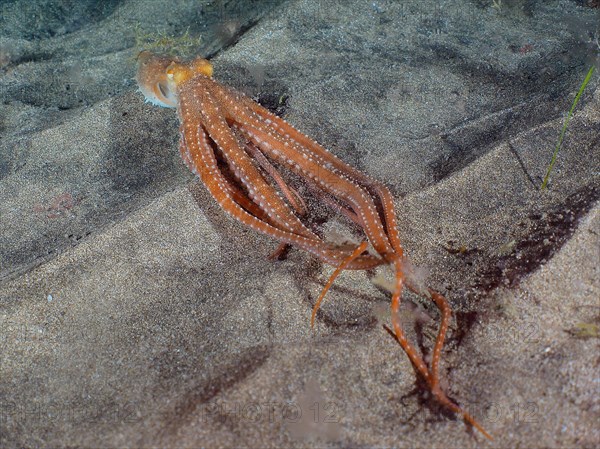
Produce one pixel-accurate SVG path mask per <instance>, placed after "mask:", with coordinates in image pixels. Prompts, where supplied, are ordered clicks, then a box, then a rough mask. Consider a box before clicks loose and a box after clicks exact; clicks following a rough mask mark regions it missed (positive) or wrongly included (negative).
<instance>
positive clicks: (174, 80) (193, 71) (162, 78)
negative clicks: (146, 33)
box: [136, 51, 213, 108]
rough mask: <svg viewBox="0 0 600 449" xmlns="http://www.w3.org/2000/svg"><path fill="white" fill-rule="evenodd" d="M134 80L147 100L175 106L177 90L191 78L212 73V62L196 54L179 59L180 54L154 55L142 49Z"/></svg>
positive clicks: (157, 103)
mask: <svg viewBox="0 0 600 449" xmlns="http://www.w3.org/2000/svg"><path fill="white" fill-rule="evenodd" d="M137 60H138V70H137V76H136V79H137V82H138V85H139V86H140V90H141V91H142V93H143V94H144V96H145V97H146V101H149V102H150V103H153V104H155V105H157V106H164V107H167V108H175V107H177V92H178V89H179V87H180V86H182V85H183V84H184V83H186V82H187V81H189V80H190V79H192V78H194V77H196V76H199V75H202V76H206V77H211V76H212V72H213V69H212V64H211V63H210V62H208V61H207V60H206V59H202V58H196V59H193V60H192V61H189V62H182V61H181V60H179V58H173V57H166V56H160V55H155V54H154V53H151V52H149V51H142V52H141V53H140V54H139V55H138V57H137Z"/></svg>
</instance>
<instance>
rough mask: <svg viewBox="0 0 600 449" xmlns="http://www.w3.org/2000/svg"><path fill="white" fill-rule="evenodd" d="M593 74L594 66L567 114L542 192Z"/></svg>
mask: <svg viewBox="0 0 600 449" xmlns="http://www.w3.org/2000/svg"><path fill="white" fill-rule="evenodd" d="M592 73H594V66H591V67H590V70H589V71H588V73H587V75H586V76H585V79H584V80H583V83H582V84H581V87H580V88H579V92H577V95H575V100H573V105H572V106H571V109H570V110H569V113H568V114H567V118H566V119H565V124H564V125H563V127H562V131H561V132H560V136H559V138H558V143H557V144H556V148H555V149H554V154H552V160H551V161H550V165H549V166H548V171H547V172H546V176H545V177H544V181H543V182H542V186H541V187H540V189H541V190H544V189H545V188H546V185H547V184H548V179H549V178H550V172H551V171H552V169H553V168H554V163H555V162H556V157H557V156H558V150H560V146H561V145H562V141H563V138H564V137H565V132H566V131H567V126H568V125H569V120H571V116H572V115H573V111H574V110H575V106H577V103H578V102H579V98H580V97H581V94H582V93H583V90H584V89H585V86H587V83H588V82H589V81H590V79H591V78H592Z"/></svg>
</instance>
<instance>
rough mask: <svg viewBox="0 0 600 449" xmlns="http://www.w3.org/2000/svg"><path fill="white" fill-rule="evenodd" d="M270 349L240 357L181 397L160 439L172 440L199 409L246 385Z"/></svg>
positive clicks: (165, 420)
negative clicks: (245, 380) (244, 382)
mask: <svg viewBox="0 0 600 449" xmlns="http://www.w3.org/2000/svg"><path fill="white" fill-rule="evenodd" d="M269 354H270V350H269V348H268V347H266V346H256V347H253V348H252V349H250V350H248V351H246V352H245V353H244V354H241V355H239V356H238V357H237V358H236V360H235V361H234V362H232V363H229V364H227V365H225V366H222V367H220V368H219V369H218V373H215V374H214V375H213V376H211V378H209V379H206V380H205V381H203V382H202V383H200V384H198V385H194V386H192V387H191V388H190V389H189V390H188V391H186V392H184V393H182V394H181V395H180V397H181V400H179V401H178V402H177V403H176V404H175V406H174V407H173V408H172V409H171V410H170V411H166V412H165V413H164V418H163V424H162V428H161V429H159V431H158V438H160V439H163V438H168V437H169V436H173V435H174V434H176V433H177V430H178V429H179V428H180V427H185V426H187V425H189V423H190V421H191V419H193V417H194V416H195V413H194V412H195V411H196V410H197V409H198V407H200V406H202V404H205V403H207V402H209V401H210V400H211V399H213V398H215V397H216V396H217V395H219V393H221V392H223V391H225V390H228V389H230V388H232V387H233V386H234V385H236V384H237V383H240V382H242V381H243V380H244V379H246V378H247V377H248V376H250V375H251V374H252V373H253V372H255V371H256V370H257V369H258V368H260V367H261V366H262V365H263V364H264V363H265V362H266V361H267V359H268V358H269Z"/></svg>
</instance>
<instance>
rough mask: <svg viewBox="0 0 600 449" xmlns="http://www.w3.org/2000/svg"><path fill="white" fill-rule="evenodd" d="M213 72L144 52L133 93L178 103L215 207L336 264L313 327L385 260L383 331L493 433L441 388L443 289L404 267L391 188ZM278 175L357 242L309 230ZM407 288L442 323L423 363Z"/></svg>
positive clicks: (439, 396)
mask: <svg viewBox="0 0 600 449" xmlns="http://www.w3.org/2000/svg"><path fill="white" fill-rule="evenodd" d="M212 75H213V66H212V64H211V63H210V62H209V61H207V60H206V59H203V58H200V57H198V58H195V59H193V60H191V61H184V60H181V59H179V58H176V57H167V56H161V55H156V54H153V53H151V52H148V51H143V52H141V53H140V54H139V55H138V71H137V81H138V85H139V88H140V90H141V92H142V93H143V94H144V96H145V97H146V101H148V102H151V103H153V104H155V105H159V106H164V107H168V108H176V109H177V113H178V115H179V119H180V124H181V127H180V135H181V136H180V145H179V148H180V152H181V156H182V158H183V161H184V162H185V164H186V165H187V166H188V167H189V168H190V169H191V170H192V171H193V172H194V173H195V174H196V175H198V176H199V178H200V180H201V182H202V183H203V184H204V186H205V187H206V189H207V190H208V191H209V192H210V194H211V195H212V197H213V198H214V199H215V200H216V202H217V203H218V204H219V206H220V207H221V208H222V209H223V210H224V211H225V212H227V213H228V214H229V215H231V216H232V217H233V218H235V219H237V220H239V221H240V222H241V223H243V224H244V225H246V226H249V227H250V228H252V229H254V230H256V231H258V232H262V233H264V234H266V235H269V236H271V237H274V238H275V239H277V240H278V241H280V242H281V243H280V246H279V248H278V249H277V251H276V252H275V256H278V255H281V254H282V253H284V252H285V251H286V250H287V249H288V248H289V247H297V248H300V249H302V250H305V251H307V252H309V253H311V254H312V255H314V256H315V257H317V258H318V259H320V260H321V261H323V262H324V263H327V264H329V265H332V266H333V267H335V270H334V272H333V274H332V275H331V277H330V278H329V280H328V281H327V283H326V285H325V286H324V288H323V290H322V291H321V294H320V296H319V297H318V300H317V301H316V302H315V305H314V308H313V310H312V315H311V326H312V325H313V324H314V320H315V317H316V314H317V311H318V309H319V307H320V304H321V302H322V301H323V299H324V297H325V294H326V293H327V291H328V290H329V288H330V287H331V286H332V284H333V283H334V280H335V279H336V277H337V276H338V275H339V274H340V273H341V272H342V271H343V270H368V269H372V268H375V267H377V266H380V265H390V266H391V267H393V270H394V274H395V275H394V283H393V293H392V298H391V324H392V327H391V332H390V333H392V334H393V336H394V337H395V339H396V340H397V342H398V343H399V344H400V346H401V347H402V349H403V350H404V352H405V353H406V355H407V356H408V358H409V359H410V361H411V363H412V365H413V366H414V368H415V370H416V372H417V374H418V375H419V376H420V377H421V378H422V380H424V381H425V384H426V386H427V387H428V389H429V391H430V392H431V394H432V396H433V397H434V398H435V399H436V400H437V401H438V402H439V403H440V404H441V405H442V406H444V407H446V408H447V409H449V410H450V411H452V412H453V413H455V414H456V415H458V416H460V417H462V418H463V420H464V422H465V423H466V424H467V425H469V426H473V427H475V428H477V429H478V430H479V431H480V432H481V433H482V434H483V435H485V436H486V437H487V438H490V439H491V436H490V435H489V434H488V433H487V432H486V431H485V430H484V428H483V427H482V426H481V425H480V424H479V423H478V422H477V421H476V420H475V419H474V418H473V417H472V416H471V415H470V414H469V413H467V412H466V411H465V410H463V409H462V408H461V407H460V406H458V405H457V404H456V403H455V402H453V401H452V400H451V399H450V398H449V397H448V396H447V394H446V393H445V392H444V391H443V390H442V388H441V386H440V374H439V373H440V359H441V353H442V348H443V346H444V341H445V338H446V333H447V331H448V326H449V322H450V319H451V308H450V305H449V303H448V301H447V300H446V298H445V297H444V296H443V295H441V294H440V293H438V292H436V291H434V290H433V289H431V288H422V287H420V286H418V285H416V283H415V282H413V281H412V280H411V279H410V277H409V276H407V275H406V273H405V271H406V270H405V256H404V250H403V247H402V244H401V241H400V236H399V232H398V227H397V218H396V213H395V210H394V201H393V197H392V194H391V192H390V190H389V189H388V188H387V187H386V186H385V185H384V184H382V183H380V182H378V181H376V180H374V179H372V178H371V177H369V176H367V175H366V174H364V173H362V172H360V171H359V170H357V169H355V168H353V167H351V166H350V165H348V164H346V163H345V162H343V161H342V160H341V159H339V158H338V157H336V156H335V155H334V154H332V153H331V152H329V151H328V150H327V149H325V148H324V147H323V146H321V145H320V144H318V143H317V142H315V141H314V140H312V139H311V138H309V137H307V136H306V135H305V134H303V133H301V132H300V131H298V130H297V129H296V128H294V127H293V126H292V125H290V124H289V123H288V122H287V121H285V120H284V119H282V118H280V117H278V116H277V115H275V114H273V113H272V112H270V111H269V110H268V109H266V108H264V107H263V106H261V105H260V104H258V103H257V102H255V101H254V100H252V99H250V98H249V97H247V96H245V95H244V94H242V93H240V92H238V91H236V90H234V89H232V88H229V87H227V86H224V85H222V84H220V83H219V82H217V81H215V80H214V79H213V77H212ZM286 173H287V174H293V175H294V176H296V177H297V178H299V179H301V180H302V182H303V184H304V185H305V186H306V190H307V191H308V192H311V193H312V198H318V199H319V200H321V201H323V203H325V204H326V205H327V206H328V207H330V208H331V209H332V210H333V211H334V212H335V213H339V214H341V215H343V216H345V217H346V218H347V219H349V220H350V221H351V222H353V223H354V224H356V225H357V227H358V228H359V230H360V231H361V234H362V237H361V238H362V241H361V243H360V244H357V245H355V244H347V243H343V244H341V243H335V242H331V241H327V239H326V238H324V237H322V236H321V235H320V234H319V233H318V232H317V231H316V230H315V229H311V226H310V222H309V218H310V216H311V215H310V213H311V210H310V209H309V207H308V204H309V201H307V200H306V199H305V198H303V197H302V195H301V194H300V193H299V191H298V189H294V188H292V187H290V186H289V185H288V183H286V181H285V179H284V178H285V176H284V175H285V174H286ZM305 196H306V195H305ZM405 287H406V288H408V289H410V290H412V291H413V292H415V293H417V294H419V295H422V296H424V297H426V298H427V299H429V300H431V301H433V302H434V303H435V305H436V306H437V308H438V309H439V310H440V314H441V323H440V327H439V330H438V334H437V338H436V341H435V344H434V347H433V351H432V356H431V361H430V364H427V363H426V362H425V361H424V359H423V357H422V356H421V355H420V353H419V352H418V351H417V349H416V348H415V346H414V345H413V344H412V343H411V342H410V341H409V340H408V338H407V336H406V334H405V332H404V330H403V329H402V326H401V325H400V301H401V296H402V292H403V289H404V288H405Z"/></svg>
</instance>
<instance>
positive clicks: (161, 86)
mask: <svg viewBox="0 0 600 449" xmlns="http://www.w3.org/2000/svg"><path fill="white" fill-rule="evenodd" d="M156 86H157V87H158V90H159V91H160V93H161V94H162V96H163V97H165V98H168V96H169V89H168V88H167V87H166V86H165V85H164V84H162V83H156Z"/></svg>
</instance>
